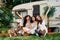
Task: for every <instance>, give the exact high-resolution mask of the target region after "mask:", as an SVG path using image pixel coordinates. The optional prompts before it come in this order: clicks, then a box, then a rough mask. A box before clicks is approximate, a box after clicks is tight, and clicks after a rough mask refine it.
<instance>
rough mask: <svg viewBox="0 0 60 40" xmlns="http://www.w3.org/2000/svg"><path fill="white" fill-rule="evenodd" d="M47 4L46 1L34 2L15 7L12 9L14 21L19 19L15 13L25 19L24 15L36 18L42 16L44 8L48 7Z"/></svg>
mask: <svg viewBox="0 0 60 40" xmlns="http://www.w3.org/2000/svg"><path fill="white" fill-rule="evenodd" d="M48 5H49V3H48V2H47V1H36V2H30V3H25V4H20V5H17V6H15V7H14V8H13V9H12V12H13V15H14V16H15V20H17V19H20V18H18V17H17V16H16V14H15V13H16V11H17V12H18V13H19V14H20V16H22V17H25V16H26V15H30V16H36V15H40V16H43V12H44V9H43V8H44V7H45V6H48Z"/></svg>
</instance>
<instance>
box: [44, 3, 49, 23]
mask: <svg viewBox="0 0 60 40" xmlns="http://www.w3.org/2000/svg"><path fill="white" fill-rule="evenodd" d="M47 6H48V10H47V12H46V15H45V16H44V19H43V20H44V21H45V22H46V19H47V15H48V12H49V11H50V5H48V4H47Z"/></svg>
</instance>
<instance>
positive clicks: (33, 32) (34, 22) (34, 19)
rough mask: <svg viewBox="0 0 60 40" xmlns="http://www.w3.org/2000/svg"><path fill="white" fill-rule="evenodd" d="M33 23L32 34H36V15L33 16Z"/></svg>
mask: <svg viewBox="0 0 60 40" xmlns="http://www.w3.org/2000/svg"><path fill="white" fill-rule="evenodd" d="M31 24H32V29H31V34H35V30H36V29H37V21H36V17H34V16H32V19H31Z"/></svg>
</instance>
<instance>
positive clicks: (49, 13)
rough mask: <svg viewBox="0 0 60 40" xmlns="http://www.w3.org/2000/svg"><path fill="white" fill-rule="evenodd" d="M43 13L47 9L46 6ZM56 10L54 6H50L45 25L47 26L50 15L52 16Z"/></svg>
mask: <svg viewBox="0 0 60 40" xmlns="http://www.w3.org/2000/svg"><path fill="white" fill-rule="evenodd" d="M44 10H45V11H44V15H45V14H46V12H47V10H48V6H46V7H44ZM55 11H56V9H55V7H53V6H52V7H50V10H49V12H48V14H47V20H48V23H47V26H48V27H49V18H50V17H53V16H54V12H55Z"/></svg>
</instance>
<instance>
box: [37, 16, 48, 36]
mask: <svg viewBox="0 0 60 40" xmlns="http://www.w3.org/2000/svg"><path fill="white" fill-rule="evenodd" d="M36 19H37V22H38V28H37V32H38V35H39V36H45V35H46V33H47V28H46V26H45V18H44V19H42V17H41V16H39V15H38V16H36Z"/></svg>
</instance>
